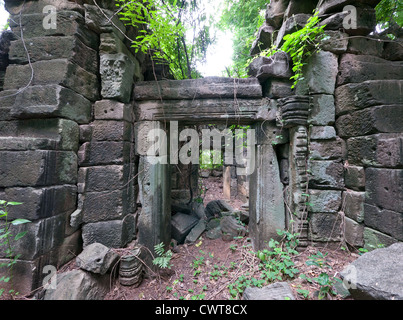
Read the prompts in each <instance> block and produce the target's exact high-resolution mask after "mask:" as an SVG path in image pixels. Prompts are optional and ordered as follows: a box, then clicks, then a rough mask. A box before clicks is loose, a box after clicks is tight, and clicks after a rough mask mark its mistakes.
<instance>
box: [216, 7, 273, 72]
mask: <svg viewBox="0 0 403 320" xmlns="http://www.w3.org/2000/svg"><path fill="white" fill-rule="evenodd" d="M267 3H268V1H266V0H227V1H225V7H224V10H223V13H222V15H221V18H220V20H219V23H218V27H219V28H221V29H222V30H230V31H232V33H233V34H234V44H233V49H234V56H233V64H232V65H231V66H229V67H228V68H227V76H230V77H237V78H246V77H247V76H248V75H247V71H246V69H247V67H248V65H249V63H248V62H249V59H250V56H249V52H250V48H251V47H252V43H253V41H254V40H255V37H256V32H257V31H258V29H259V27H260V26H261V25H262V24H263V22H264V14H265V9H266V6H267Z"/></svg>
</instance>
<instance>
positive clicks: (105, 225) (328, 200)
mask: <svg viewBox="0 0 403 320" xmlns="http://www.w3.org/2000/svg"><path fill="white" fill-rule="evenodd" d="M378 2H379V1H377V0H372V1H358V0H357V1H352V0H350V1H348V0H324V1H318V0H309V1H294V0H277V1H271V4H270V5H269V6H268V8H267V14H266V22H265V24H264V25H263V26H262V27H261V28H260V30H259V32H258V35H257V39H256V41H255V43H254V46H253V48H251V54H256V53H259V52H260V51H261V50H264V49H265V48H267V47H269V46H271V44H272V43H273V42H274V43H275V44H277V45H278V44H281V42H282V40H283V36H284V35H286V34H289V33H291V32H293V31H295V30H296V29H297V28H298V27H300V26H303V25H304V23H306V21H307V19H308V18H309V16H310V15H312V12H313V10H314V9H315V8H318V9H319V15H320V17H321V19H322V23H324V24H326V25H327V27H326V29H325V30H326V33H327V34H328V35H329V38H328V40H327V41H326V42H325V43H323V44H322V50H321V51H319V52H318V53H316V54H315V55H314V56H312V57H311V58H310V60H309V63H308V65H307V66H306V67H305V71H304V73H305V79H304V80H303V81H302V82H301V83H299V84H298V86H297V88H296V89H291V85H292V82H291V81H290V80H289V78H290V76H291V75H292V69H291V60H290V59H289V57H288V56H287V55H285V54H283V53H280V54H276V55H275V56H273V57H271V58H259V59H256V60H255V61H254V62H253V63H252V65H251V66H250V76H251V77H250V78H248V79H230V78H206V79H197V80H186V81H173V80H166V74H165V72H166V70H165V68H162V67H161V66H157V68H155V69H154V70H153V69H152V64H151V63H150V60H149V57H147V56H145V55H144V54H142V53H138V54H136V53H135V52H134V51H133V49H132V48H131V46H130V41H129V39H130V38H134V37H135V35H136V30H135V28H133V27H128V26H125V25H124V24H123V23H122V22H121V21H119V20H118V18H117V17H116V16H115V17H114V18H113V19H112V20H111V21H109V18H108V17H111V16H112V15H113V10H115V7H114V5H113V1H107V0H97V1H96V3H94V1H93V0H77V1H67V0H37V1H34V0H33V1H22V0H15V1H12V0H6V1H5V3H6V8H7V10H8V11H9V12H10V14H11V17H12V20H11V24H10V27H11V31H6V32H4V33H3V34H2V36H1V40H0V41H1V45H0V199H4V200H7V201H19V202H23V205H21V206H17V207H13V208H10V219H11V218H24V219H28V220H30V221H31V223H29V224H26V225H23V226H17V227H15V228H17V229H18V228H20V229H23V230H26V231H27V234H26V236H25V237H24V238H22V239H21V240H20V241H19V242H18V243H17V244H16V248H15V251H16V252H18V253H19V254H20V256H19V259H18V261H17V264H16V265H15V266H14V272H15V273H16V274H17V275H18V279H19V281H18V283H16V285H18V288H16V289H17V290H18V291H20V292H21V293H29V292H32V291H33V290H35V289H37V288H38V287H40V286H41V285H42V280H43V278H44V277H45V276H46V273H43V268H44V267H45V266H48V265H52V266H55V267H56V268H59V267H61V266H63V265H64V264H66V263H67V262H68V261H70V260H71V259H73V258H74V257H75V256H76V255H78V254H79V253H80V252H81V251H82V249H83V247H87V246H89V245H91V244H93V243H101V244H103V245H105V246H107V247H111V248H122V247H125V246H126V245H127V244H128V243H129V242H131V241H133V240H136V241H138V243H139V244H141V245H144V246H146V247H148V248H150V249H152V248H153V247H154V245H156V244H159V243H161V242H164V243H166V244H168V243H169V242H170V240H171V221H172V211H171V208H172V206H171V204H176V205H181V204H182V205H183V204H186V203H187V202H188V201H189V190H188V187H186V188H185V187H184V186H185V184H184V183H182V182H180V181H179V180H178V176H180V179H184V181H187V176H188V175H190V176H191V177H190V178H191V179H195V180H192V181H196V183H195V184H193V186H194V187H195V188H196V187H197V172H198V170H186V168H187V166H184V168H182V169H184V170H182V171H180V172H181V175H180V174H178V171H176V170H177V169H176V168H175V167H174V166H172V165H169V164H168V165H167V164H158V163H157V164H155V163H153V162H152V161H151V159H150V158H149V157H148V156H147V149H145V148H144V144H142V143H140V142H144V141H146V140H147V136H146V134H147V133H148V132H149V130H150V129H163V130H166V132H169V125H170V122H172V121H177V122H178V123H179V127H180V128H184V127H186V126H189V125H192V126H194V125H205V124H210V123H214V124H222V125H226V126H228V125H231V124H245V125H250V126H251V128H253V129H255V130H256V137H255V138H256V139H255V140H256V148H255V153H254V159H255V163H256V168H255V170H254V172H253V174H252V175H251V176H250V177H249V178H248V180H249V205H250V207H249V215H250V222H249V231H250V237H251V238H252V242H253V246H254V248H255V249H260V248H263V247H264V246H265V244H266V241H267V240H268V239H270V238H272V237H276V230H277V229H285V228H290V227H293V228H294V230H298V231H300V232H301V245H302V246H307V245H316V246H321V245H324V244H327V245H338V244H339V243H340V242H342V241H346V242H347V243H348V244H349V245H351V246H354V247H357V248H360V247H366V248H371V247H377V245H379V244H384V245H386V246H389V245H392V244H394V243H396V242H400V241H403V135H402V132H403V80H402V79H403V44H402V43H403V42H402V40H400V39H397V41H394V42H390V41H383V40H384V39H380V38H376V37H374V36H372V35H370V34H371V32H372V31H373V30H374V28H375V24H376V21H375V11H374V6H375V5H376V4H377V3H378ZM46 5H52V6H54V7H55V8H56V9H57V27H56V29H54V28H44V26H43V20H44V17H46V16H47V14H48V13H43V8H44V7H45V6H46ZM346 5H354V6H355V7H356V8H357V12H358V15H357V26H356V28H353V29H346V28H344V27H343V19H344V17H345V16H346V15H347V14H348V13H346V12H344V11H343V8H344V7H345V6H346ZM101 8H102V11H101ZM120 31H123V32H124V34H122V32H120ZM125 35H126V36H125ZM27 53H28V54H27ZM154 76H156V78H155V77H154ZM156 80H157V81H156ZM142 146H143V147H142ZM228 170H229V171H228V172H230V171H231V168H230V169H228ZM228 172H227V177H228ZM229 176H231V174H229ZM232 178H234V177H232ZM231 180H232V179H231V177H230V178H228V181H231ZM227 187H228V186H227ZM184 188H185V190H184ZM194 192H195V193H196V192H197V190H196V189H195V190H194ZM18 231H20V230H18ZM4 261H6V259H5V254H4V252H2V251H0V262H4Z"/></svg>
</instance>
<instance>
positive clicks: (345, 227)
mask: <svg viewBox="0 0 403 320" xmlns="http://www.w3.org/2000/svg"><path fill="white" fill-rule="evenodd" d="M377 3H379V1H365V2H363V1H335V0H327V1H319V2H318V1H315V0H313V1H304V2H301V1H294V0H277V1H271V3H270V4H269V5H268V8H267V13H266V22H265V24H264V25H263V26H262V27H261V28H260V30H259V32H258V35H257V39H256V41H255V43H254V45H253V48H252V50H251V54H257V53H259V52H260V51H262V50H264V49H266V48H269V47H271V45H272V43H274V44H276V45H281V43H282V41H283V40H282V37H283V36H284V35H286V34H289V33H291V32H293V31H296V30H297V28H299V27H303V26H304V24H305V22H306V21H307V20H308V18H309V17H310V16H311V15H312V11H313V10H314V9H315V8H317V9H318V10H319V16H320V18H321V19H322V22H321V23H322V24H326V28H325V30H326V34H327V35H328V36H329V38H328V40H327V41H325V42H324V43H322V45H321V47H322V50H321V51H320V52H318V53H316V54H314V56H312V57H311V58H310V61H309V63H308V65H307V66H306V67H305V69H304V78H305V79H304V81H302V82H300V83H299V84H298V86H297V88H296V89H295V90H292V89H291V83H290V81H289V80H288V78H289V76H290V72H291V70H290V66H291V64H292V61H291V60H290V59H289V57H287V56H286V55H285V54H282V53H280V54H276V55H275V56H274V57H271V58H264V57H260V58H258V59H256V60H255V61H254V62H253V63H252V65H251V67H250V74H251V75H252V76H256V77H258V79H259V80H260V81H261V83H262V86H263V88H264V94H265V96H267V97H269V98H271V99H272V101H274V102H275V101H279V100H278V99H281V98H287V97H289V96H292V95H303V96H309V97H310V98H311V104H310V107H309V116H308V117H309V118H308V121H307V122H306V123H305V125H304V126H303V127H302V128H301V130H302V131H300V132H301V133H302V135H303V136H302V140H301V137H294V135H295V134H293V133H292V132H293V130H294V131H295V129H290V144H291V149H293V145H294V144H295V145H296V146H298V145H299V149H298V148H296V149H295V148H294V149H293V150H292V151H291V152H290V158H289V162H290V172H289V174H290V181H291V182H290V183H291V184H290V187H289V188H288V191H289V192H288V194H289V200H288V201H289V207H290V208H291V210H292V211H297V210H295V209H298V208H299V209H301V208H303V207H304V206H303V204H304V203H307V204H308V205H307V206H305V210H303V211H304V212H303V213H297V212H291V213H294V215H292V217H293V218H294V219H295V218H296V219H300V218H301V217H300V216H303V215H304V214H305V216H304V217H303V219H306V222H304V223H303V224H305V226H306V224H307V222H308V220H309V226H306V227H305V228H303V229H302V230H306V228H308V230H307V231H308V234H307V235H306V240H307V242H310V243H312V242H314V243H319V244H320V243H324V242H327V243H329V241H330V242H336V243H339V242H340V241H342V240H345V241H347V243H348V244H350V245H352V246H355V247H363V246H365V247H367V248H369V249H370V248H373V247H376V246H378V245H380V244H384V245H390V244H392V243H393V242H396V241H402V236H403V205H402V201H401V197H402V195H403V189H402V185H403V176H402V170H401V169H402V138H403V135H402V132H403V127H402V124H403V113H402V110H403V105H402V102H403V100H402V79H403V62H402V60H403V42H402V39H397V40H396V41H395V42H390V41H389V39H388V38H380V37H376V36H371V35H370V33H371V32H372V31H373V30H374V29H375V24H376V20H375V11H374V9H373V8H374V7H375V5H376V4H377ZM346 5H353V6H355V8H356V9H357V13H358V15H357V27H356V28H352V29H349V28H347V29H346V28H345V27H344V26H345V25H344V24H343V19H344V18H345V17H346V16H347V15H348V14H349V12H348V11H345V12H344V11H343V8H344V7H345V6H346ZM274 102H273V103H272V104H273V105H275V103H274ZM279 111H280V116H284V117H285V118H286V120H287V121H288V118H291V120H290V122H291V126H290V127H293V126H294V127H295V126H296V125H297V124H298V121H297V120H298V119H300V118H299V117H300V115H301V112H303V111H302V110H299V111H298V112H299V116H297V115H296V113H295V112H294V115H293V112H290V111H288V110H281V108H280V110H279ZM304 112H305V111H304ZM293 117H294V118H293ZM283 120H284V119H283ZM293 122H294V124H293ZM292 124H293V125H292ZM283 125H284V122H283ZM304 131H306V133H304ZM295 138H296V139H297V140H295V141H294V139H295ZM298 139H299V140H298ZM304 139H307V141H306V145H304V142H302V141H304ZM299 152H301V153H302V157H301V156H298V155H299V154H300V153H299ZM308 152H309V153H308ZM298 158H299V160H298ZM304 161H305V163H303V162H304ZM304 171H305V173H306V174H307V175H306V177H303V176H304V174H303V175H302V176H301V175H300V173H298V172H304ZM301 177H302V180H301ZM298 181H299V182H298ZM295 183H296V185H295ZM308 194H309V196H308ZM305 195H306V196H305ZM298 215H300V216H298ZM303 234H304V232H303Z"/></svg>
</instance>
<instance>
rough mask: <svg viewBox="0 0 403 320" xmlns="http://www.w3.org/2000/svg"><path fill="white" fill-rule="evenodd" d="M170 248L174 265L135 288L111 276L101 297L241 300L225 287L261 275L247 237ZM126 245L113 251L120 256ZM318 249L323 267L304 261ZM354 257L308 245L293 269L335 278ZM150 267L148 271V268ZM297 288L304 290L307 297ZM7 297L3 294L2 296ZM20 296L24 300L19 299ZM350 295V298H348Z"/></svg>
mask: <svg viewBox="0 0 403 320" xmlns="http://www.w3.org/2000/svg"><path fill="white" fill-rule="evenodd" d="M221 181H222V180H221V178H209V179H208V181H206V185H207V187H208V189H207V193H206V194H205V198H204V203H205V205H206V204H207V203H208V202H209V201H211V200H216V199H222V185H221ZM228 202H229V204H230V205H231V206H232V207H233V208H234V209H239V208H240V207H241V205H242V204H243V202H242V201H239V200H236V199H232V200H231V201H228ZM170 249H172V250H173V252H174V253H173V256H172V259H171V263H172V267H171V268H170V269H162V270H157V271H158V272H155V270H154V271H153V270H151V271H148V273H147V274H148V275H147V276H146V277H145V278H144V279H143V281H142V283H141V285H140V286H139V287H137V288H136V287H133V286H132V287H127V286H122V285H121V284H120V283H119V281H118V277H117V276H115V277H111V290H110V292H109V293H108V294H107V295H106V297H105V300H230V299H241V298H242V295H241V294H239V295H237V296H233V295H231V294H230V291H229V288H228V286H229V285H230V284H233V283H235V282H236V281H237V280H238V279H239V278H240V277H244V278H251V277H255V278H259V277H260V275H261V270H259V259H258V258H257V257H256V254H255V253H253V252H252V247H251V243H250V239H249V238H248V236H246V237H244V238H242V239H234V240H232V241H230V242H226V241H223V240H222V239H221V238H220V239H217V240H210V239H208V238H207V237H205V234H203V235H202V237H201V238H200V239H199V240H198V241H197V242H196V243H194V244H185V245H180V246H177V247H175V248H170ZM128 250H130V247H129V248H126V249H116V252H118V253H120V254H122V253H123V252H124V251H128ZM318 251H320V252H321V253H322V254H323V255H325V259H324V260H323V261H322V262H323V265H322V267H318V266H316V265H307V263H306V262H307V261H309V260H312V258H311V257H312V255H315V254H317V253H318ZM357 258H358V254H356V253H351V252H349V251H348V250H346V249H344V250H341V249H337V250H330V249H329V248H323V249H319V248H313V247H308V248H306V249H305V250H303V251H301V252H299V254H298V255H296V256H294V257H293V262H294V263H295V267H296V268H298V269H299V271H300V274H304V275H305V276H306V277H308V278H311V279H312V278H315V277H318V276H319V275H320V274H321V273H323V272H325V273H327V274H328V275H329V278H333V277H335V276H336V277H337V274H338V273H339V272H340V271H342V270H343V269H344V268H345V267H346V266H347V265H348V264H350V263H351V262H353V261H354V260H356V259H357ZM76 268H77V266H76V265H75V260H73V261H71V262H70V263H68V264H67V265H65V266H64V267H63V268H62V269H61V270H59V271H58V273H61V272H66V271H68V270H72V269H76ZM147 270H148V269H147ZM282 281H287V282H288V283H289V284H290V285H291V288H292V290H293V292H294V296H295V297H296V299H297V300H304V299H309V300H313V299H317V291H318V290H319V289H320V286H319V285H318V284H317V283H315V282H312V283H311V282H309V281H307V280H304V279H301V278H300V277H298V275H297V277H295V278H293V279H289V278H288V279H282ZM297 290H306V291H305V296H303V295H302V294H301V293H298V292H297ZM329 298H330V299H335V300H340V299H343V298H342V297H341V296H339V295H337V296H329ZM3 299H7V297H6V296H5V295H3V297H1V298H0V300H3ZM19 299H26V298H24V297H19ZM347 299H349V298H347Z"/></svg>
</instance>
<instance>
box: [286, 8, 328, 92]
mask: <svg viewBox="0 0 403 320" xmlns="http://www.w3.org/2000/svg"><path fill="white" fill-rule="evenodd" d="M319 22H320V19H319V17H318V12H315V13H314V15H313V16H312V17H310V18H309V19H308V21H307V23H306V25H305V26H304V27H303V28H302V29H300V30H298V31H296V32H294V33H291V34H288V35H285V36H284V38H283V39H284V41H285V42H284V44H283V45H282V47H281V50H282V51H284V52H287V53H289V54H290V56H291V59H292V62H293V71H294V75H293V76H292V77H291V80H294V84H293V86H292V87H293V88H294V87H295V86H296V85H297V83H298V82H299V81H301V80H303V79H304V75H303V70H302V69H303V67H304V65H305V64H306V61H307V59H308V58H309V57H310V56H311V55H312V54H313V53H314V52H317V51H319V50H320V47H319V44H320V40H321V37H323V35H324V31H323V29H324V28H325V27H326V25H323V26H318V24H319Z"/></svg>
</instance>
